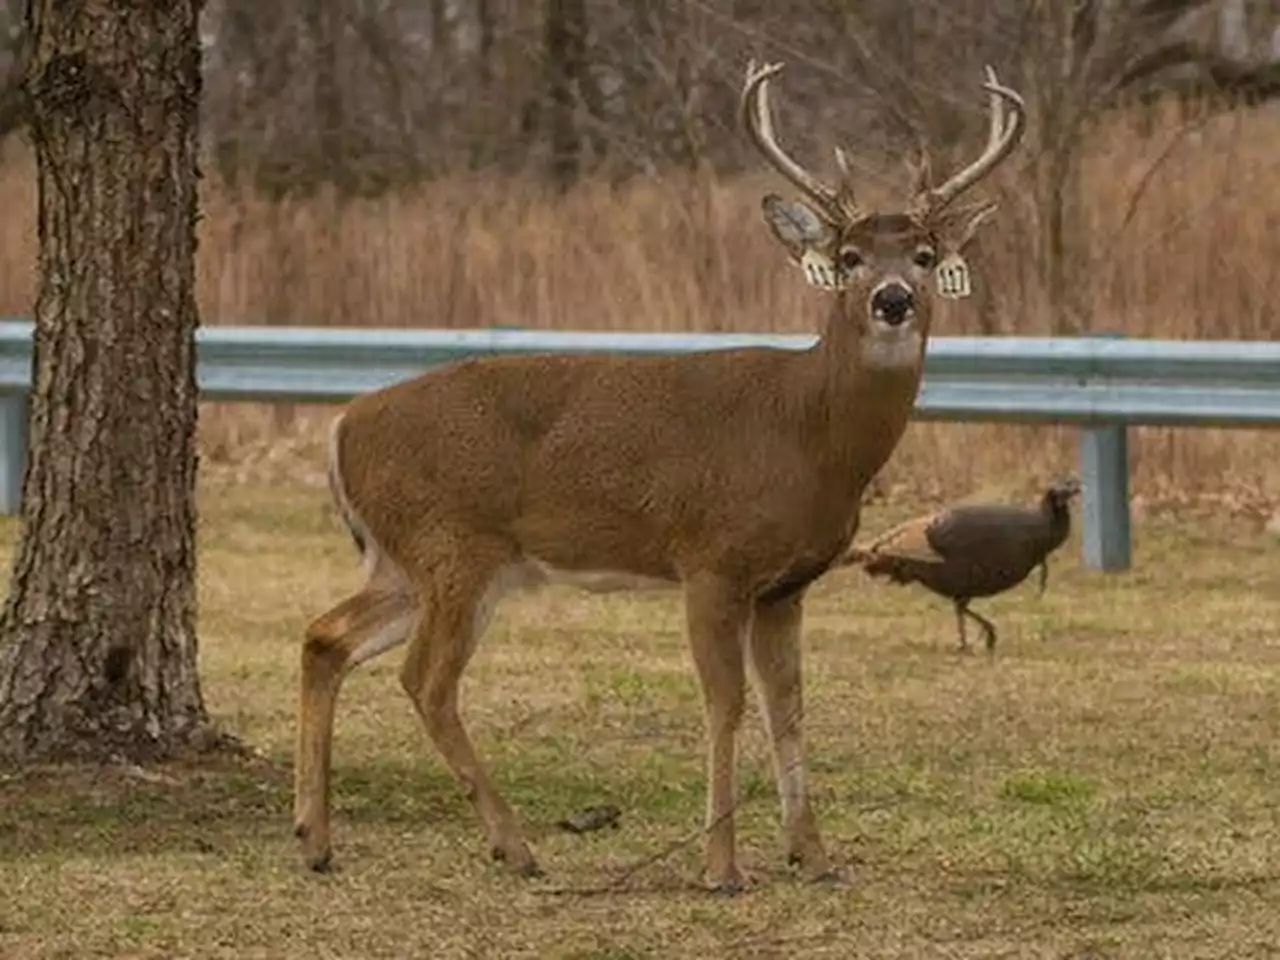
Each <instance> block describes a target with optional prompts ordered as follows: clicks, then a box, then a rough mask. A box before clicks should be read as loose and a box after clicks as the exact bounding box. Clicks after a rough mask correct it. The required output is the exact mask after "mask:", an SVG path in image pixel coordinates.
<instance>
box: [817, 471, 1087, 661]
mask: <svg viewBox="0 0 1280 960" xmlns="http://www.w3.org/2000/svg"><path fill="white" fill-rule="evenodd" d="M1079 492H1080V484H1079V482H1078V481H1077V480H1076V479H1075V478H1073V477H1068V478H1065V479H1061V480H1058V481H1055V482H1054V483H1053V484H1051V485H1050V486H1049V487H1048V488H1047V489H1045V491H1044V493H1043V495H1042V496H1041V498H1040V503H1039V506H1037V507H1030V508H1028V507H1015V506H1011V505H1008V504H965V505H961V506H955V507H951V508H950V509H947V510H942V511H940V512H938V513H933V514H929V515H928V516H924V517H917V518H916V519H914V520H908V521H907V522H906V523H904V524H901V525H900V526H897V527H894V528H893V529H892V530H890V531H888V532H887V533H884V534H882V535H880V536H879V537H877V538H876V539H875V540H872V541H871V542H870V543H868V544H866V545H864V546H859V545H856V544H855V545H854V546H852V547H850V548H849V550H848V551H847V552H846V553H845V555H844V557H843V558H842V560H841V566H849V565H853V564H857V565H859V566H861V567H862V568H863V569H864V570H866V572H867V573H869V574H871V575H872V576H884V577H888V578H889V580H891V581H892V582H894V583H919V584H921V585H922V586H924V587H925V588H926V589H928V590H931V591H933V592H934V593H936V594H938V595H939V596H943V597H948V598H949V599H950V600H951V601H952V603H953V604H954V605H955V611H956V625H957V627H958V628H959V632H960V649H961V650H962V651H967V650H968V649H969V643H968V640H967V639H966V638H965V629H964V628H965V624H964V618H965V617H966V616H967V617H971V618H973V619H974V620H976V621H977V622H978V624H979V626H981V627H982V630H983V633H984V635H985V639H986V644H987V650H988V651H991V650H994V649H995V645H996V628H995V626H994V625H993V624H992V623H991V621H990V620H988V619H987V618H986V617H983V616H980V615H979V614H976V613H974V612H973V611H972V610H970V609H969V602H970V601H971V600H974V599H976V598H978V597H990V596H994V595H995V594H997V593H1003V592H1004V591H1006V590H1009V589H1011V588H1013V587H1016V586H1017V585H1018V584H1020V583H1022V581H1023V580H1025V579H1026V578H1027V575H1028V574H1030V573H1031V571H1032V570H1034V569H1035V568H1036V567H1039V568H1040V593H1041V594H1043V593H1044V590H1045V586H1046V584H1047V583H1048V578H1049V567H1048V564H1047V558H1048V556H1049V554H1051V553H1052V552H1053V551H1054V550H1057V549H1058V547H1060V546H1062V544H1063V542H1064V541H1065V540H1066V539H1067V534H1068V533H1070V531H1071V508H1070V504H1071V498H1072V497H1074V496H1075V495H1076V494H1077V493H1079Z"/></svg>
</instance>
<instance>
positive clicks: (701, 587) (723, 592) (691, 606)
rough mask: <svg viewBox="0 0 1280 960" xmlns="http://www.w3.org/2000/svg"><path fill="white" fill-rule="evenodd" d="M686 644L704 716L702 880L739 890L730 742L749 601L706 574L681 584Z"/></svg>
mask: <svg viewBox="0 0 1280 960" xmlns="http://www.w3.org/2000/svg"><path fill="white" fill-rule="evenodd" d="M685 604H686V612H687V617H688V630H689V644H690V647H691V649H692V653H693V661H694V664H695V666H696V667H697V670H698V679H699V680H700V681H701V684H702V694H703V699H704V701H705V705H706V720H707V819H706V828H707V847H706V857H707V860H706V866H707V878H706V879H707V883H708V885H709V886H710V887H711V889H712V890H714V891H716V892H718V893H737V892H738V891H740V890H741V889H742V874H741V873H740V872H739V870H738V865H737V860H736V851H735V843H734V828H733V811H734V804H735V801H736V793H737V791H736V783H735V781H736V764H735V754H734V741H735V737H736V734H737V732H738V726H739V724H740V723H741V722H742V708H743V701H744V699H745V696H744V687H745V684H744V677H743V667H742V648H743V645H744V641H745V639H746V631H747V629H748V627H749V624H750V619H751V607H750V603H749V602H748V601H745V600H742V599H740V598H739V597H737V596H735V593H734V591H733V590H732V588H731V586H730V585H729V584H727V583H725V582H724V581H722V580H720V579H718V578H715V577H710V576H705V577H697V578H693V579H691V580H690V581H689V582H688V583H687V584H686V588H685Z"/></svg>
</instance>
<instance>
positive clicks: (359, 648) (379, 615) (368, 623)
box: [294, 559, 419, 872]
mask: <svg viewBox="0 0 1280 960" xmlns="http://www.w3.org/2000/svg"><path fill="white" fill-rule="evenodd" d="M372 565H373V567H374V570H373V574H372V576H370V578H369V582H368V584H366V586H365V587H364V588H363V589H362V590H360V592H358V593H356V594H354V595H353V596H350V597H348V598H347V599H345V600H343V601H342V602H341V603H339V604H338V605H337V606H336V607H334V608H333V609H332V610H329V611H328V612H327V613H324V614H322V615H321V616H319V617H317V618H316V619H315V620H314V621H312V623H311V625H310V626H309V627H308V628H307V633H306V639H305V640H304V641H303V645H302V676H301V689H300V696H299V704H298V731H297V746H296V751H295V754H294V833H295V834H296V835H297V837H298V838H299V840H301V842H302V855H303V859H304V860H305V861H306V864H307V866H309V867H310V868H311V869H312V870H316V871H321V872H322V871H325V870H328V868H329V866H330V859H331V856H332V848H331V845H330V827H329V793H330V770H331V758H332V754H333V718H334V709H335V706H336V704H337V699H338V691H339V689H340V688H341V686H342V681H343V678H345V677H346V675H347V674H348V673H350V672H351V671H352V670H353V669H355V668H356V667H357V666H359V665H360V664H362V663H365V662H366V661H368V660H372V659H373V658H374V657H376V656H378V655H379V654H382V653H386V652H387V651H388V650H391V649H393V648H394V647H397V646H399V645H400V644H402V643H404V641H405V640H406V639H407V638H408V636H409V634H410V632H411V631H412V630H413V629H414V626H415V624H416V622H417V620H418V618H419V609H418V603H417V598H416V597H415V596H414V595H413V593H412V591H411V590H410V589H409V588H408V585H407V583H406V582H405V581H404V579H403V578H402V577H401V576H399V574H398V572H397V571H395V570H393V569H392V568H391V565H390V564H389V563H385V562H384V563H381V564H380V563H379V562H378V561H377V560H376V559H375V560H374V562H373V564H372Z"/></svg>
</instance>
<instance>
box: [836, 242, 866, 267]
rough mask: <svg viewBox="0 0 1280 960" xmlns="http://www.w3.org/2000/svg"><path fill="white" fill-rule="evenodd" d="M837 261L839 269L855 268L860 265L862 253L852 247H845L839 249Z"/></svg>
mask: <svg viewBox="0 0 1280 960" xmlns="http://www.w3.org/2000/svg"><path fill="white" fill-rule="evenodd" d="M839 263H840V269H841V270H845V271H852V270H856V269H858V267H860V266H862V254H860V253H859V252H858V251H857V250H854V249H853V248H852V247H845V248H844V249H843V250H841V251H840V257H839Z"/></svg>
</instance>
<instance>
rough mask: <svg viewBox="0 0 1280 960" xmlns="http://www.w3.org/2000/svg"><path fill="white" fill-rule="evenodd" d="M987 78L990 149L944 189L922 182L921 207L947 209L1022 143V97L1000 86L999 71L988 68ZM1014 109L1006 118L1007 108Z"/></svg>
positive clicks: (930, 209) (918, 200)
mask: <svg viewBox="0 0 1280 960" xmlns="http://www.w3.org/2000/svg"><path fill="white" fill-rule="evenodd" d="M986 74H987V79H986V82H985V83H983V85H982V87H983V89H984V90H986V91H987V92H988V93H989V94H990V96H991V128H990V133H989V134H988V136H987V146H986V148H985V149H984V150H983V151H982V155H981V156H980V157H978V159H977V160H975V161H974V162H973V163H971V164H970V165H969V166H967V167H965V168H964V169H963V170H961V171H960V172H959V173H957V174H955V176H953V177H952V178H951V179H950V180H948V181H947V182H946V183H944V184H942V186H940V187H933V188H929V187H927V186H926V185H925V184H923V183H921V190H920V193H919V196H918V199H917V203H918V205H919V206H921V207H922V208H924V209H925V210H928V211H936V210H938V209H939V208H941V207H944V206H946V205H947V204H948V203H950V202H951V201H952V200H954V199H955V198H956V197H958V196H959V195H960V194H962V193H964V192H965V191H966V190H968V189H969V188H970V187H972V186H973V185H974V184H975V183H977V182H978V181H979V180H981V179H982V178H983V177H985V176H986V175H987V174H989V173H990V172H991V171H992V170H994V169H995V168H996V167H997V166H999V164H1000V162H1001V161H1002V160H1004V158H1005V157H1007V156H1008V155H1009V153H1010V152H1011V151H1012V150H1013V148H1014V147H1015V146H1017V144H1018V140H1019V139H1021V137H1022V131H1023V129H1024V127H1025V125H1026V110H1025V106H1026V105H1025V103H1024V102H1023V99H1022V96H1021V95H1020V94H1019V93H1018V92H1017V91H1016V90H1011V89H1010V88H1009V87H1006V86H1004V85H1003V84H1001V83H1000V80H999V78H997V77H996V72H995V70H993V69H992V68H991V67H990V66H988V67H987V68H986ZM1006 106H1008V107H1009V108H1010V110H1009V113H1008V114H1007V115H1006V112H1005V107H1006Z"/></svg>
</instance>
